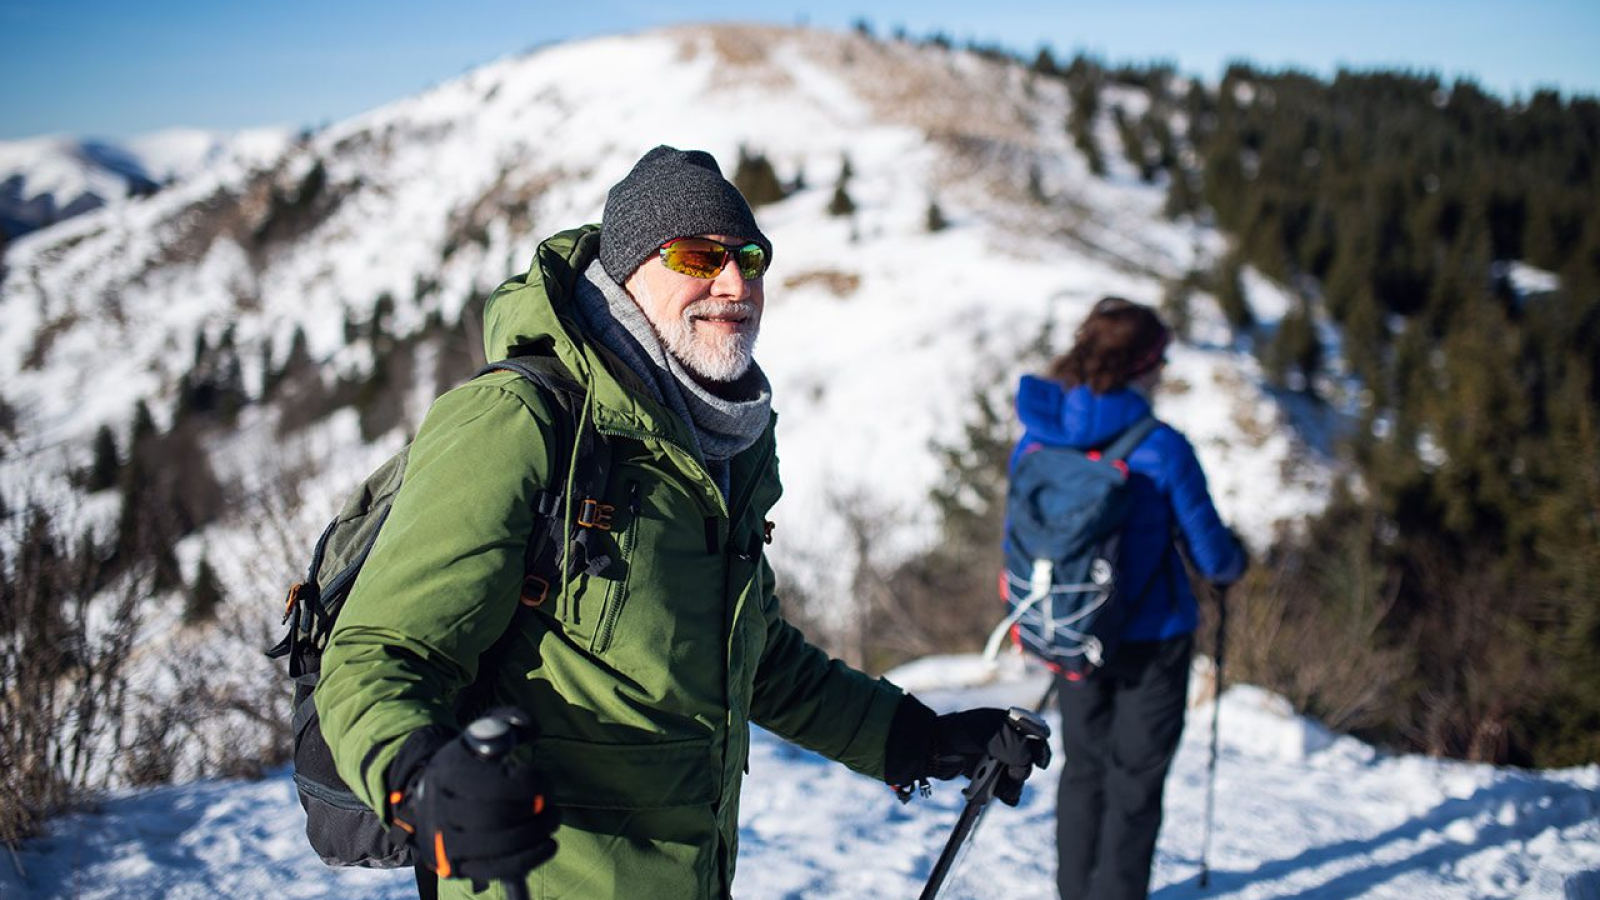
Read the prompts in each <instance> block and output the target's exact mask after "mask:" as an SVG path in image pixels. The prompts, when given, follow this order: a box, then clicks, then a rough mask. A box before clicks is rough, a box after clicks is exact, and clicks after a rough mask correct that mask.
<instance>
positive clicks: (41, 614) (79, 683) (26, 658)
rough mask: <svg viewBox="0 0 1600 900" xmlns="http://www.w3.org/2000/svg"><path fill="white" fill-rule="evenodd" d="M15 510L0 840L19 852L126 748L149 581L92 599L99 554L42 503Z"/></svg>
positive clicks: (2, 607)
mask: <svg viewBox="0 0 1600 900" xmlns="http://www.w3.org/2000/svg"><path fill="white" fill-rule="evenodd" d="M17 512H18V515H17V516H16V517H15V518H14V519H13V520H12V521H14V522H20V523H22V524H21V534H20V535H18V536H17V537H16V540H15V541H12V542H9V543H11V545H12V546H15V547H16V548H17V555H16V558H15V559H14V560H9V561H7V562H8V563H9V564H8V565H6V566H5V582H4V590H3V592H0V842H4V843H6V844H7V845H9V846H12V847H15V846H16V844H17V843H18V842H19V841H21V840H23V839H24V838H27V837H29V836H31V835H33V834H36V833H38V831H39V829H40V827H41V826H42V824H43V822H44V821H45V820H46V819H47V818H48V817H49V816H51V815H54V814H56V813H58V812H61V811H63V810H66V809H70V808H72V807H73V806H75V805H77V804H78V803H80V802H81V801H82V800H83V799H84V798H85V797H86V796H87V795H88V794H89V793H90V792H92V791H93V790H96V789H98V788H100V787H103V786H104V785H105V783H106V781H107V777H108V775H109V772H110V768H111V767H110V766H108V765H107V764H106V760H105V759H104V757H103V756H102V754H104V753H105V752H107V751H108V750H114V749H115V748H116V747H118V746H119V745H120V743H121V739H122V729H123V718H124V712H125V710H126V707H127V701H128V684H127V673H126V662H127V659H128V655H129V650H130V649H131V648H132V645H133V640H134V636H135V633H136V631H137V627H138V617H137V606H138V598H139V597H140V596H141V595H142V593H143V591H144V590H145V589H146V588H147V587H148V583H149V578H148V575H147V574H146V573H141V572H130V573H128V574H127V575H126V576H125V577H123V578H122V579H121V580H120V581H119V583H118V586H117V588H116V589H115V590H114V591H111V592H109V593H99V594H98V596H97V590H96V584H97V582H98V581H99V580H100V578H101V575H102V573H101V562H100V560H101V551H100V549H99V548H97V547H96V546H94V544H93V543H92V542H90V541H89V540H87V539H85V540H84V541H83V542H82V543H81V544H80V546H78V547H77V548H72V547H71V546H70V544H69V542H68V541H66V540H64V539H62V538H61V537H60V536H59V535H58V534H57V533H56V530H55V527H54V523H53V522H52V519H51V517H50V515H49V513H48V512H47V511H46V510H45V508H44V507H43V506H41V505H40V504H38V503H36V502H33V501H28V502H25V503H24V505H23V507H22V509H20V510H18V511H17ZM96 605H99V606H102V607H104V608H103V609H92V607H95V606H96Z"/></svg>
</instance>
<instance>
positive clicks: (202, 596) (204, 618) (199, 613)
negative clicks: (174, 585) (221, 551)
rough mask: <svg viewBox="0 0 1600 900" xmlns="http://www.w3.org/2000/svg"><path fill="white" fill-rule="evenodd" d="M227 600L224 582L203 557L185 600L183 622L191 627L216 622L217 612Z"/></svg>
mask: <svg viewBox="0 0 1600 900" xmlns="http://www.w3.org/2000/svg"><path fill="white" fill-rule="evenodd" d="M226 599H227V595H226V593H225V592H224V591H223V589H222V582H221V581H219V580H218V579H217V573H216V572H215V571H214V570H213V569H212V568H211V560H210V559H209V558H207V557H205V556H201V557H200V565H199V568H197V569H196V570H195V575H194V583H193V584H191V585H189V586H188V591H187V595H186V596H185V598H184V606H183V621H184V622H185V623H186V624H189V625H196V624H199V623H201V622H210V621H213V620H215V619H216V617H217V610H218V609H219V608H221V606H222V603H223V601H224V600H226Z"/></svg>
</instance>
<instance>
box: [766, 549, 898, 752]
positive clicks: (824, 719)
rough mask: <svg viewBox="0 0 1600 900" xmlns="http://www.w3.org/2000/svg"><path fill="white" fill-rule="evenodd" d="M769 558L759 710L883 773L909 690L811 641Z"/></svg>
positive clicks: (785, 730)
mask: <svg viewBox="0 0 1600 900" xmlns="http://www.w3.org/2000/svg"><path fill="white" fill-rule="evenodd" d="M761 565H762V575H761V577H762V596H763V597H764V598H765V601H764V602H765V604H766V608H765V609H764V610H763V612H764V613H765V615H766V617H767V623H768V624H767V649H766V652H765V653H764V654H763V655H762V658H761V666H760V668H759V669H758V670H757V671H756V683H755V695H754V697H753V700H752V703H751V714H752V718H753V719H754V720H755V722H756V724H758V725H760V726H761V727H763V728H766V729H767V730H769V731H771V732H773V733H774V734H777V735H778V736H780V737H783V738H785V739H787V740H791V741H793V742H795V743H797V744H799V745H800V746H802V747H805V748H807V749H810V750H815V751H816V752H818V753H821V754H822V755H823V756H826V757H828V758H829V759H833V760H837V761H839V762H841V763H844V764H845V765H846V766H849V767H850V768H851V769H853V770H855V771H857V772H860V773H862V774H863V775H868V776H870V777H872V778H876V779H879V780H880V781H881V780H882V779H883V758H884V747H885V746H886V744H887V742H888V739H889V722H890V721H891V720H892V719H893V718H894V711H895V707H896V706H898V705H899V703H900V697H901V695H902V693H903V692H902V691H901V690H900V688H898V687H896V686H895V685H894V684H892V683H891V682H889V681H887V680H885V679H882V678H873V677H872V676H870V675H867V674H866V673H864V672H860V671H858V670H856V669H853V668H851V667H850V666H847V665H845V664H844V663H843V662H841V661H839V660H837V659H833V658H831V657H829V656H828V654H826V653H824V652H822V650H820V649H818V648H817V647H816V646H815V645H813V644H812V643H810V642H809V641H807V640H806V638H805V635H803V634H801V633H800V630H799V629H798V628H795V627H794V626H793V625H791V624H789V622H787V621H785V620H784V618H783V615H782V613H781V611H780V609H779V604H778V598H777V596H776V595H775V593H774V587H775V584H774V582H775V578H774V577H773V574H772V568H771V566H769V565H768V564H767V562H766V561H765V560H762V563H761Z"/></svg>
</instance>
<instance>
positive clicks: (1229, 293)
mask: <svg viewBox="0 0 1600 900" xmlns="http://www.w3.org/2000/svg"><path fill="white" fill-rule="evenodd" d="M1215 277H1216V285H1215V290H1216V294H1217V303H1218V304H1219V305H1220V306H1221V307H1222V315H1223V316H1224V317H1225V318H1226V319H1227V320H1228V325H1229V327H1231V328H1232V329H1233V331H1234V333H1235V334H1244V333H1247V332H1249V331H1250V329H1252V328H1254V327H1255V324H1256V316H1255V313H1254V312H1253V311H1252V310H1251V309H1250V298H1249V297H1248V296H1247V295H1246V293H1245V289H1244V267H1243V265H1242V264H1241V263H1240V262H1239V258H1238V257H1237V256H1235V255H1234V254H1231V253H1230V254H1228V255H1227V256H1225V257H1223V259H1222V261H1221V262H1220V263H1219V264H1218V266H1217V271H1216V273H1215Z"/></svg>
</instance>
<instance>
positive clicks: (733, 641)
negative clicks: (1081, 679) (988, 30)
mask: <svg viewBox="0 0 1600 900" xmlns="http://www.w3.org/2000/svg"><path fill="white" fill-rule="evenodd" d="M771 260H772V243H771V241H769V240H768V239H767V236H766V235H765V234H763V233H762V232H761V230H760V228H759V227H757V225H756V222H755V217H754V215H753V214H752V212H751V210H750V207H749V205H748V204H746V203H745V200H744V198H743V197H742V196H740V194H739V192H738V191H737V190H736V189H735V188H734V187H733V185H732V184H730V183H729V182H728V181H727V180H726V179H724V178H723V177H722V174H721V171H720V170H719V169H718V167H717V164H716V162H715V160H713V159H712V157H711V156H710V155H709V154H706V153H703V152H700V151H689V152H684V151H681V150H676V149H673V148H671V147H657V148H656V149H654V150H652V151H650V152H649V153H647V154H646V155H645V156H644V157H643V158H642V159H641V160H639V162H638V163H637V164H636V165H635V166H634V168H633V170H632V171H631V172H630V173H629V174H628V176H627V177H626V178H624V179H623V180H622V181H621V182H619V183H618V184H617V185H616V186H614V187H613V188H612V189H611V191H610V193H609V195H608V197H607V201H606V205H605V212H604V216H603V220H602V224H601V226H599V227H598V228H597V227H595V226H587V227H584V228H580V229H576V230H573V231H568V232H563V233H562V234H558V235H556V236H554V237H552V238H550V239H549V240H547V241H545V242H544V243H543V244H541V245H540V247H539V250H538V252H537V253H536V254H535V258H534V261H533V264H532V266H531V267H530V268H529V271H528V273H527V274H526V275H522V276H518V277H515V278H512V279H511V280H509V281H507V282H506V283H505V284H503V285H501V286H500V288H499V289H497V290H496V291H495V293H494V295H493V296H492V297H491V298H490V299H489V302H488V304H487V305H486V307H485V310H484V340H485V350H486V354H487V356H488V358H489V359H490V360H492V361H493V360H505V359H508V358H514V359H515V360H517V361H518V364H521V365H526V366H529V367H535V368H540V369H541V370H542V371H544V372H546V373H554V374H556V375H559V376H560V378H562V379H564V380H565V381H567V382H569V383H571V386H572V388H573V390H571V391H569V392H565V393H566V395H570V396H568V397H567V399H562V397H561V396H556V394H555V392H554V391H553V390H552V389H551V387H550V385H548V384H547V385H543V386H541V385H540V384H537V383H536V382H535V380H534V379H532V378H530V377H526V376H525V375H522V374H518V373H515V372H508V371H498V372H492V373H489V374H484V375H480V377H478V378H475V379H473V380H472V381H471V382H469V383H467V384H466V385H463V386H461V387H459V388H456V389H455V390H453V391H450V392H449V393H447V394H445V395H444V396H442V397H440V398H439V399H438V400H437V401H435V403H434V405H433V407H432V408H431V409H430V410H429V413H428V417H427V420H426V421H425V422H424V423H423V425H422V428H421V430H420V431H419V432H418V435H417V438H416V440H415V441H414V442H413V443H412V445H411V450H410V456H409V458H408V462H407V466H406V470H405V478H404V482H403V483H402V486H401V487H400V490H399V493H398V494H397V495H396V498H395V500H394V504H393V506H392V508H391V510H390V513H389V516H388V519H387V521H386V524H385V525H384V527H383V530H382V531H381V532H380V533H379V536H378V538H377V541H376V543H375V544H374V545H373V547H372V550H371V554H370V556H369V557H368V559H367V561H366V563H365V565H364V566H363V567H362V569H361V574H360V576H359V578H358V579H357V581H356V583H355V586H354V589H353V591H352V593H351V594H350V597H349V600H348V601H347V602H346V605H345V607H344V609H343V612H342V613H341V614H340V616H339V619H338V621H337V623H336V625H335V626H334V630H333V633H332V636H331V639H330V641H329V644H328V648H327V651H326V653H325V655H324V656H323V658H322V675H321V682H320V684H319V685H318V687H317V689H316V693H315V701H316V711H317V713H318V715H319V716H320V719H321V726H320V727H321V729H322V733H323V735H324V736H325V737H326V739H327V743H328V746H329V747H330V748H331V750H332V756H333V764H334V766H335V767H336V769H337V773H338V776H339V777H341V778H342V779H343V781H344V782H345V783H346V784H348V785H349V786H350V788H351V790H353V791H354V792H355V793H356V795H357V796H358V797H359V798H360V799H361V800H362V801H363V802H365V803H366V804H367V805H368V806H369V807H371V808H372V810H373V811H374V812H376V813H377V815H378V817H379V818H380V819H381V820H382V822H383V823H384V824H386V825H388V826H390V827H391V828H392V831H391V834H392V835H393V836H394V837H395V839H396V840H397V841H399V842H400V843H401V844H403V845H407V846H409V847H411V848H412V850H413V851H414V853H415V857H416V858H417V859H418V860H419V861H420V864H419V865H418V866H417V871H418V884H419V889H420V890H421V891H422V892H423V894H424V896H431V895H433V894H432V892H434V891H437V895H438V896H452V897H465V896H477V895H478V891H479V890H480V889H482V890H491V889H494V888H492V887H491V886H490V885H489V884H488V882H490V881H493V880H504V881H507V882H509V883H510V885H511V886H512V889H513V890H516V889H525V890H526V891H528V892H529V893H530V894H531V895H532V896H538V897H585V898H607V897H618V898H621V897H626V898H630V900H638V898H657V897H659V898H672V900H681V898H693V897H727V896H729V894H730V892H731V889H732V881H733V874H734V862H735V857H736V855H737V848H738V828H739V815H738V810H739V805H738V798H739V789H740V785H741V783H742V780H743V777H744V774H745V771H746V767H747V762H748V758H749V746H750V732H749V726H750V723H751V722H755V723H757V724H760V725H761V726H763V727H764V728H766V729H768V730H769V731H772V732H774V733H776V734H778V735H781V736H783V737H785V738H787V739H789V740H792V741H794V742H796V743H799V744H801V745H803V746H806V747H808V748H810V749H813V750H815V751H817V752H818V753H821V754H823V755H824V756H827V757H829V758H831V759H835V760H838V761H839V762H842V763H844V764H845V765H847V766H849V767H850V768H852V769H854V770H856V771H858V772H862V773H864V774H867V775H869V776H870V777H873V778H876V779H880V780H882V781H885V782H888V783H889V784H892V785H896V786H898V787H900V788H901V789H902V791H901V792H902V793H906V794H908V793H911V791H910V790H909V789H910V788H911V786H913V785H915V784H917V783H922V784H926V780H927V779H928V778H953V777H956V776H958V775H962V774H966V775H971V774H972V772H973V771H974V769H975V768H976V766H977V765H978V763H979V762H980V760H981V759H982V757H983V756H984V754H985V753H990V754H993V755H995V756H996V757H997V758H999V759H1001V760H1002V761H1003V762H1004V763H1005V764H1006V769H1005V774H1004V776H1003V777H1004V783H1002V784H1001V785H1000V788H999V790H998V791H997V796H1000V797H1001V798H1002V799H1003V800H1005V801H1007V802H1010V803H1013V804H1014V803H1015V802H1016V801H1017V799H1018V797H1019V796H1020V791H1021V785H1022V781H1023V780H1024V779H1026V777H1027V774H1028V772H1029V771H1030V769H1031V767H1032V766H1034V765H1042V764H1043V762H1044V760H1045V759H1046V758H1047V754H1048V750H1047V749H1046V748H1045V746H1044V744H1043V742H1042V741H1039V740H1037V739H1032V738H1027V737H1026V736H1024V735H1022V734H1021V733H1020V732H1019V731H1017V730H1016V729H1014V728H1010V727H1007V725H1006V714H1005V713H1004V712H1003V711H1001V710H998V709H974V710H966V711H962V712H955V713H949V714H946V715H942V716H941V715H936V714H935V713H934V712H933V711H932V710H930V709H929V708H928V707H927V706H925V705H923V704H922V703H920V702H918V701H917V700H916V699H915V698H914V697H911V696H910V695H908V694H906V693H904V692H903V691H901V689H900V688H898V687H896V686H895V685H893V684H891V683H890V682H888V681H886V680H883V679H875V678H872V677H869V676H867V675H865V674H863V673H861V672H858V671H856V670H854V669H851V668H850V667H848V666H846V665H844V664H843V663H841V662H839V661H838V660H833V659H830V658H829V657H828V656H827V655H826V654H825V653H823V652H822V651H820V650H818V649H817V648H816V647H814V646H812V645H811V644H810V643H808V642H807V641H806V639H805V637H804V636H803V635H802V634H801V633H800V632H799V631H798V630H796V629H795V628H794V627H793V626H792V625H790V624H789V623H788V622H787V621H785V620H784V617H783V615H782V612H781V610H780V608H779V602H778V598H777V596H776V594H775V592H774V589H773V588H774V581H775V579H774V577H773V573H772V569H771V567H770V566H769V565H768V564H767V560H766V556H765V553H764V548H765V546H766V544H767V543H770V542H771V541H772V539H773V525H772V523H771V522H770V521H768V520H767V518H766V517H767V513H768V511H769V510H770V509H771V508H772V505H773V504H774V503H775V502H776V501H777V499H778V496H779V494H780V492H781V487H780V485H779V482H778V473H777V454H776V451H775V439H774V432H773V428H774V424H775V421H776V417H775V416H774V415H773V413H772V410H771V399H772V395H771V390H770V386H769V384H768V381H767V378H766V376H765V374H763V373H762V371H761V368H760V366H758V365H756V364H755V363H754V361H753V357H752V353H753V351H754V348H755V342H756V336H757V334H758V333H759V332H760V327H761V313H762V309H763V306H764V303H765V293H764V280H763V279H764V277H765V275H766V272H767V267H768V265H769V263H770V262H771ZM548 522H557V523H559V524H560V527H559V529H557V530H555V531H554V533H553V540H552V541H550V542H541V541H540V540H536V539H535V537H536V536H537V535H538V534H539V528H540V527H541V523H548ZM546 527H548V526H546ZM547 544H549V545H553V547H554V549H548V551H547V550H546V549H541V548H546V546H547ZM494 708H513V709H514V712H511V713H505V714H502V716H501V718H500V720H499V721H500V722H501V723H502V730H503V728H504V726H510V728H511V729H512V730H513V731H516V732H520V738H521V739H520V741H519V745H518V746H517V748H516V749H515V750H513V751H511V752H510V754H509V755H501V753H500V752H499V751H497V752H494V753H488V754H487V755H485V752H484V751H483V750H482V748H483V747H486V746H489V745H488V743H486V742H485V741H481V740H477V738H479V737H481V735H477V732H478V728H477V724H476V723H475V724H474V727H473V728H472V729H470V730H469V732H470V733H469V734H468V735H466V736H464V737H463V736H458V735H460V732H461V728H462V726H463V725H465V724H467V723H468V722H471V721H473V719H474V718H476V717H477V716H478V714H479V713H482V712H483V711H485V710H490V709H494ZM475 735H476V737H474V736H475ZM475 741H476V742H475ZM558 847H559V850H558ZM435 873H436V874H437V876H439V877H438V879H437V880H435V879H434V877H433V876H434V875H435ZM472 882H477V883H478V887H472V886H471V883H472Z"/></svg>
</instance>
